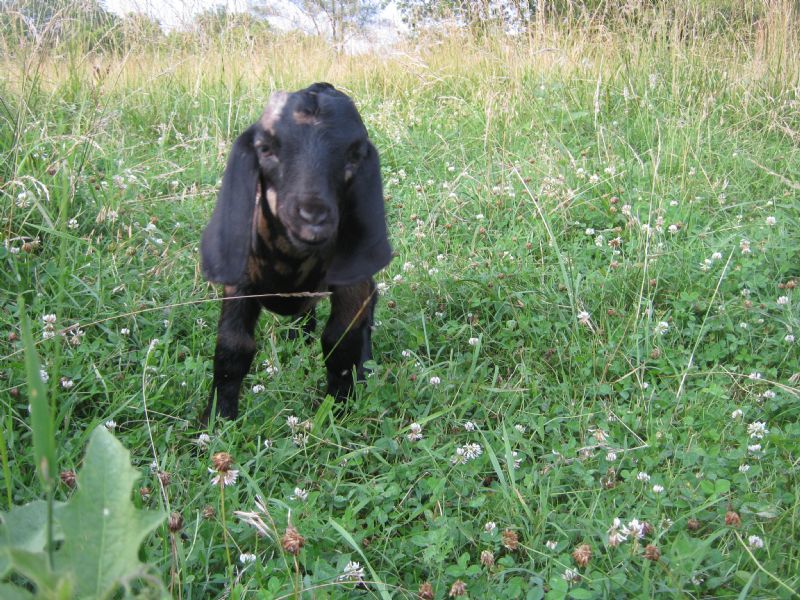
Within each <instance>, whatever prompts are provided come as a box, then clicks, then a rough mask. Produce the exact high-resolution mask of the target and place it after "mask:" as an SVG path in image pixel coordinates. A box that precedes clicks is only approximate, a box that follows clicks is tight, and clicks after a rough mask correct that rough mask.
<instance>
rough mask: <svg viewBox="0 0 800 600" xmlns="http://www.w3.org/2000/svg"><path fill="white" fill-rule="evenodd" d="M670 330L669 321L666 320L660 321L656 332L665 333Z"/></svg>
mask: <svg viewBox="0 0 800 600" xmlns="http://www.w3.org/2000/svg"><path fill="white" fill-rule="evenodd" d="M667 331H669V323H667V322H666V321H659V323H658V325H656V333H657V334H658V335H664V334H665V333H667Z"/></svg>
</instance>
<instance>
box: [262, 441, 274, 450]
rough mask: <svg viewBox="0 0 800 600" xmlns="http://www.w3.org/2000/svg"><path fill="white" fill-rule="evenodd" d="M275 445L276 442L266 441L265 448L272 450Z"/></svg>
mask: <svg viewBox="0 0 800 600" xmlns="http://www.w3.org/2000/svg"><path fill="white" fill-rule="evenodd" d="M273 444H274V442H273V441H272V440H270V439H266V440H264V448H266V449H267V450H270V449H271V448H272V446H273Z"/></svg>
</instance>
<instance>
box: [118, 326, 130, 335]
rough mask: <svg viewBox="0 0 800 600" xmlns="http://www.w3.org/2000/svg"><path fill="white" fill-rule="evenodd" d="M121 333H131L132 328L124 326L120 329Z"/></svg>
mask: <svg viewBox="0 0 800 600" xmlns="http://www.w3.org/2000/svg"><path fill="white" fill-rule="evenodd" d="M119 333H120V335H130V334H131V330H130V329H128V328H127V327H123V328H122V329H120V330H119Z"/></svg>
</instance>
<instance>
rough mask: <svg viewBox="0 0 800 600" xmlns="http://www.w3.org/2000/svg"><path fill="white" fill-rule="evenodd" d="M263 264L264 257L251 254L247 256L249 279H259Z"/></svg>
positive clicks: (261, 274)
mask: <svg viewBox="0 0 800 600" xmlns="http://www.w3.org/2000/svg"><path fill="white" fill-rule="evenodd" d="M264 266H265V263H264V259H263V258H261V257H260V256H255V255H253V254H251V255H250V256H249V257H248V258H247V277H248V278H249V279H250V281H259V280H261V278H262V276H263V272H264Z"/></svg>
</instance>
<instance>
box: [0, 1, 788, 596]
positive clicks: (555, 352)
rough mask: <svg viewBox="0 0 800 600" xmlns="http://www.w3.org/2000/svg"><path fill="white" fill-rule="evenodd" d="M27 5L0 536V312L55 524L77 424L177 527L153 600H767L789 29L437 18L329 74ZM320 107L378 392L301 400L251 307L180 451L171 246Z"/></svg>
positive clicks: (187, 270) (313, 394)
mask: <svg viewBox="0 0 800 600" xmlns="http://www.w3.org/2000/svg"><path fill="white" fill-rule="evenodd" d="M30 6H34V5H33V4H31V3H26V4H25V5H20V4H17V3H14V4H6V5H5V10H4V11H3V12H2V14H0V18H2V27H3V38H2V44H3V45H2V50H0V71H2V73H3V75H2V79H0V154H2V161H0V236H2V239H3V244H2V246H1V247H0V261H2V269H0V289H1V290H2V294H0V330H2V338H0V356H2V360H1V361H0V419H1V421H0V432H2V438H1V439H0V442H1V444H0V452H1V453H0V459H2V474H1V475H0V491H1V492H2V494H1V496H2V506H3V508H4V509H7V508H9V507H10V506H11V505H12V504H23V503H26V502H29V501H31V500H34V499H37V498H40V497H41V496H42V495H43V492H42V487H41V485H40V483H39V481H38V480H37V478H36V473H35V464H36V463H35V461H34V457H33V453H32V451H31V446H32V439H31V438H32V434H31V425H30V418H29V412H28V410H29V409H28V407H29V402H30V400H29V398H28V394H29V390H28V387H27V386H26V384H25V365H24V356H23V352H22V345H21V341H20V337H21V332H20V315H19V307H18V306H17V298H18V295H22V296H24V298H25V299H26V304H27V307H28V314H29V315H30V316H31V320H32V321H33V323H34V325H33V330H34V331H33V333H34V336H35V337H36V338H37V339H38V343H37V351H38V353H39V355H40V357H41V359H42V363H43V364H42V369H43V378H44V379H45V380H46V384H47V386H48V388H49V394H50V397H51V399H52V403H53V412H52V422H53V424H54V428H55V432H56V441H57V446H56V448H57V459H56V460H57V463H58V469H59V470H60V471H62V480H63V482H64V483H62V484H60V487H59V488H58V489H57V491H56V497H57V498H58V499H59V500H61V501H67V500H68V499H69V498H70V497H71V496H72V495H73V494H75V493H76V492H75V491H74V490H73V489H72V488H71V487H70V484H74V478H71V477H70V471H76V470H78V469H79V468H80V467H81V460H82V457H83V451H84V447H85V446H86V444H87V441H88V439H89V435H90V434H91V432H92V431H93V430H94V429H95V428H96V427H97V426H98V425H99V424H105V425H106V427H108V428H109V429H110V430H112V431H113V433H114V434H115V435H116V436H117V438H118V439H119V440H120V441H121V442H122V443H123V445H124V446H125V447H127V448H129V449H130V450H131V460H132V461H133V464H134V466H135V467H136V469H137V470H138V472H139V473H140V475H141V480H140V481H139V484H138V486H139V487H140V488H141V489H139V490H138V492H136V493H134V498H133V500H134V504H135V505H136V507H138V508H150V509H159V510H163V511H164V512H166V513H173V517H172V518H171V519H170V520H169V521H168V522H165V523H164V524H163V525H162V526H161V527H159V528H158V529H156V530H155V532H154V533H153V534H152V535H150V536H149V537H147V539H146V541H145V543H144V546H143V551H142V555H141V558H142V559H144V560H146V561H147V562H148V563H149V564H151V565H153V566H154V567H155V571H156V572H157V573H158V575H159V576H160V577H161V578H162V579H163V580H164V581H165V582H166V583H167V585H168V586H169V589H170V590H171V593H172V595H173V596H174V597H176V598H208V597H222V596H225V597H254V598H280V597H287V596H288V597H304V598H305V597H308V598H311V597H316V598H326V597H344V596H353V597H373V596H381V597H388V596H392V597H401V598H402V597H407V598H411V597H416V596H417V595H418V594H419V595H420V597H436V598H444V597H447V596H448V595H451V596H453V595H458V594H461V593H462V592H463V595H469V596H472V597H475V598H520V597H525V598H541V597H544V596H547V597H548V598H563V597H571V598H605V597H630V596H633V595H641V596H642V597H655V596H663V597H715V598H728V597H737V598H745V597H747V598H774V597H779V598H789V597H794V596H796V595H797V594H796V591H795V590H797V589H798V588H800V579H799V578H798V573H800V549H799V548H800V544H799V543H798V542H800V532H798V526H797V524H798V523H799V522H800V486H798V466H799V464H800V463H799V462H798V461H800V419H799V417H800V404H798V398H799V395H800V389H798V380H799V379H800V361H799V360H798V343H797V341H796V337H797V336H798V335H799V334H800V322H798V317H799V316H800V312H799V311H798V299H797V294H798V292H797V290H796V289H795V288H796V285H797V280H798V278H799V277H800V211H799V210H798V206H800V98H799V97H798V91H800V68H799V67H800V47H799V46H798V39H797V35H798V31H799V30H800V27H798V11H797V5H796V3H794V2H789V1H779V0H775V1H770V2H767V1H764V2H760V1H759V2H755V1H753V2H727V1H725V2H723V1H722V0H719V1H715V2H711V1H709V2H697V3H691V4H690V3H683V2H678V1H677V0H676V1H675V2H671V1H668V0H662V1H659V2H628V3H616V2H602V1H598V2H582V3H579V2H563V3H558V2H537V3H529V4H527V5H526V6H528V7H529V8H528V9H527V10H528V11H529V14H531V15H533V18H532V19H529V21H528V22H527V23H525V24H524V26H523V27H521V28H520V29H519V30H518V33H517V34H516V35H513V36H506V35H503V34H502V33H501V31H500V29H502V28H503V27H505V26H506V22H505V21H504V20H500V21H496V22H495V23H494V24H492V23H491V22H490V23H489V24H488V25H485V23H486V21H485V20H481V19H478V20H477V21H475V22H478V23H483V24H482V25H481V26H480V27H478V28H477V30H476V28H474V27H472V28H470V27H468V26H467V25H469V23H470V22H473V21H471V20H470V19H469V18H467V19H463V18H461V16H459V14H458V11H456V10H455V9H458V8H459V7H462V8H463V7H464V6H466V5H462V4H454V7H455V8H454V9H453V11H450V13H449V14H450V15H451V16H452V14H453V13H454V11H455V14H456V17H458V18H460V19H461V20H460V21H459V20H458V19H457V20H456V21H455V22H452V21H451V24H452V25H453V26H452V27H446V28H434V29H429V28H425V27H419V28H418V29H417V31H416V32H415V34H414V36H413V37H412V38H411V39H410V40H409V41H408V42H407V43H405V44H404V45H403V46H402V47H400V48H397V49H394V50H392V51H391V52H388V51H377V50H376V51H374V52H372V53H367V54H363V55H358V56H351V55H344V54H338V53H336V52H335V51H334V50H332V49H331V47H330V46H329V45H328V43H327V42H325V41H324V40H321V39H317V38H311V37H305V36H301V35H299V34H277V33H275V32H273V31H271V30H270V28H269V27H268V26H267V25H266V24H265V23H264V22H263V21H261V20H258V19H256V18H254V17H249V16H238V17H235V18H232V19H228V16H227V15H224V14H223V15H221V16H220V15H219V14H217V16H218V17H220V19H221V20H220V19H217V20H214V19H213V18H212V17H213V16H214V15H213V14H210V15H209V14H207V15H204V16H202V17H201V18H198V20H197V22H198V24H199V25H198V27H197V28H195V29H193V30H176V31H172V32H169V33H164V32H162V30H161V29H160V28H158V27H157V26H156V25H155V24H154V23H153V22H152V21H151V20H149V19H148V18H147V17H145V16H142V15H138V16H132V17H128V18H125V19H118V18H112V17H111V16H109V15H108V14H107V13H104V12H103V11H101V12H97V13H91V11H90V13H86V12H85V10H84V9H86V6H87V5H86V4H85V3H82V4H79V5H78V4H74V3H67V4H58V5H53V4H51V3H41V6H47V7H52V6H56V8H57V9H58V10H56V11H54V12H52V13H51V14H49V15H44V13H38V14H41V15H44V16H43V17H42V19H41V20H39V21H36V20H32V18H31V16H30V15H31V14H34V13H31V12H28V13H26V12H25V11H24V10H22V9H24V8H29V7H30ZM35 6H36V7H39V6H40V5H39V4H36V5H35ZM472 6H473V9H474V10H479V9H480V7H481V6H482V5H480V6H478V5H472ZM92 7H94V8H96V5H89V8H90V9H91V8H92ZM537 7H545V8H546V9H547V10H544V11H541V10H539V11H537V10H535V9H536V8H537ZM423 8H424V7H423ZM78 9H81V10H78ZM70 11H73V12H70ZM76 11H77V12H76ZM530 11H533V12H530ZM87 14H94V15H95V17H93V18H87V17H86V15H87ZM420 14H422V13H420ZM429 17H430V16H428V17H426V18H429ZM437 18H438V17H437ZM420 19H421V17H420ZM459 22H460V23H462V25H463V26H458V23H459ZM420 23H421V21H420ZM259 28H261V29H259ZM317 80H325V81H330V82H332V83H334V84H336V85H337V86H338V87H340V88H341V89H343V90H346V91H347V92H348V93H350V94H351V95H352V96H353V98H354V99H355V100H356V102H357V104H358V106H359V107H360V109H361V112H362V114H363V116H364V118H365V121H366V122H367V126H368V129H369V131H370V133H371V136H372V137H373V139H374V141H375V143H376V145H377V146H378V148H379V150H380V152H381V156H382V160H383V166H384V180H385V187H386V197H387V210H388V216H389V222H390V230H391V232H392V240H393V245H394V248H395V249H396V252H397V258H396V259H395V260H394V262H393V263H392V264H391V265H390V266H389V267H388V268H387V269H386V270H385V271H384V272H383V273H381V274H380V275H379V277H378V279H379V281H380V282H381V284H382V285H381V288H382V297H381V300H380V304H379V309H378V313H377V319H378V323H377V325H376V330H375V333H374V336H373V338H374V344H375V357H376V358H375V366H374V374H373V375H372V376H371V378H370V379H369V380H368V382H367V383H366V384H365V385H364V386H362V387H361V388H359V390H358V392H357V394H356V396H355V397H354V398H353V399H352V400H351V401H350V402H348V403H347V404H346V405H343V406H332V405H331V403H329V402H323V401H322V398H321V390H322V389H323V384H324V381H323V379H324V368H323V365H322V357H321V353H320V350H319V347H318V345H317V344H312V345H305V344H304V343H303V342H302V341H289V340H288V339H287V335H286V333H287V331H288V329H289V328H290V327H291V325H290V324H288V323H286V322H284V321H282V320H280V319H277V318H276V317H274V316H272V315H266V314H265V315H264V316H263V317H262V321H261V324H260V326H259V334H258V335H259V338H260V352H259V354H258V356H257V358H256V361H255V362H254V366H253V369H252V371H251V375H250V376H249V378H248V380H247V382H246V389H245V390H244V394H243V396H244V397H243V406H242V412H243V414H242V416H241V417H240V419H239V420H238V421H236V422H233V423H227V422H225V423H216V424H215V425H214V427H213V428H211V429H209V430H204V429H202V428H200V426H199V423H198V419H197V416H198V414H199V412H200V410H201V408H202V407H203V405H204V403H205V401H206V396H207V394H208V388H209V384H210V381H211V357H212V353H213V345H214V324H215V321H216V318H217V315H218V310H219V306H218V301H217V299H218V297H219V290H216V289H214V288H213V287H211V286H209V285H208V284H206V283H205V282H204V281H203V279H202V276H201V274H200V271H199V266H198V253H197V247H198V240H199V237H200V232H201V231H202V228H203V226H204V224H205V223H206V221H207V219H208V216H209V214H210V211H211V209H212V206H213V203H214V197H215V192H216V189H217V187H218V184H219V180H220V176H221V172H222V168H223V164H224V159H225V156H226V153H227V151H228V149H229V147H230V143H231V140H232V139H233V138H234V137H235V136H236V135H237V133H238V132H240V131H241V130H242V129H244V128H245V127H246V126H247V125H249V124H250V123H251V122H253V121H254V120H255V119H256V118H257V117H258V116H259V114H260V112H261V109H262V107H263V105H264V103H265V101H266V99H267V98H268V96H269V94H270V92H271V91H273V90H275V89H288V90H292V89H297V88H300V87H304V86H305V85H307V84H309V83H310V82H312V81H317ZM290 417H296V420H295V419H293V418H290ZM414 424H416V425H414ZM219 452H227V453H229V454H230V455H231V456H232V457H233V460H234V461H235V464H234V465H233V466H226V465H221V464H220V463H219V457H217V459H218V460H217V462H215V463H214V462H212V456H213V455H215V453H219ZM223 467H224V468H223ZM209 469H211V470H212V471H214V472H213V473H209ZM233 470H235V471H238V478H237V480H236V481H235V482H234V483H232V484H231V485H229V486H227V487H222V486H221V485H220V483H219V480H217V482H216V483H212V476H213V477H216V476H219V475H220V474H222V475H226V474H227V475H228V479H229V480H230V479H233V475H232V471H233ZM220 471H222V473H220ZM259 497H260V498H261V501H259V505H260V506H259V507H257V505H256V502H257V498H259ZM234 511H244V512H245V513H251V514H249V515H247V514H244V515H242V514H239V515H238V516H237V515H235V514H234ZM176 515H177V516H176ZM615 519H619V521H615ZM248 522H249V524H248ZM252 523H255V524H256V525H259V523H260V525H259V526H260V528H261V534H263V535H259V532H258V531H257V528H256V527H253V526H252ZM492 524H494V526H492ZM293 531H294V532H296V533H295V534H293V533H292V532H293ZM287 532H288V534H290V535H288V536H287ZM297 535H301V536H302V537H303V538H304V542H303V543H302V544H301V543H300V542H299V538H297ZM353 563H358V565H354V564H353ZM15 581H17V582H18V583H20V582H22V583H24V579H17V580H15ZM458 582H461V583H462V584H463V586H464V588H465V589H462V588H461V587H460V586H459V585H458ZM427 584H430V594H431V595H430V596H426V595H425V594H428V588H427V587H426V585H427Z"/></svg>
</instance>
